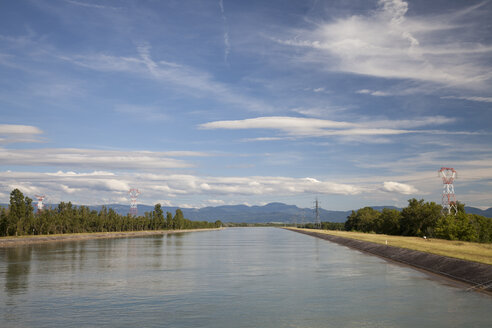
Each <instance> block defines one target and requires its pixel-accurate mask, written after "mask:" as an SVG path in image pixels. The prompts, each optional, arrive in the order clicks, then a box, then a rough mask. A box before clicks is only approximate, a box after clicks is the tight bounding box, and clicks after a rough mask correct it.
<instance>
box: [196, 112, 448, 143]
mask: <svg viewBox="0 0 492 328" xmlns="http://www.w3.org/2000/svg"><path fill="white" fill-rule="evenodd" d="M454 121H455V119H453V118H447V117H443V116H434V117H422V118H415V119H412V120H379V121H368V122H358V123H354V122H343V121H332V120H326V119H317V118H303V117H287V116H270V117H257V118H250V119H244V120H231V121H215V122H209V123H204V124H201V125H200V126H199V127H200V128H203V129H229V130H238V129H270V130H278V131H281V132H282V133H284V134H286V135H287V136H296V137H327V136H378V135H379V136H381V135H398V134H407V133H443V134H446V133H457V132H446V131H435V130H433V131H430V132H429V131H426V130H407V128H417V127H423V126H428V125H441V124H448V123H452V122H454ZM249 140H251V139H249ZM252 140H275V138H272V137H263V138H259V139H258V138H256V139H252Z"/></svg>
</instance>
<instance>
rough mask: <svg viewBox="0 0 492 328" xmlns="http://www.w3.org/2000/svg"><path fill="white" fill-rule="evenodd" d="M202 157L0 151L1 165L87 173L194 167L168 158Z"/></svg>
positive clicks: (88, 151)
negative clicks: (72, 169) (105, 170)
mask: <svg viewBox="0 0 492 328" xmlns="http://www.w3.org/2000/svg"><path fill="white" fill-rule="evenodd" d="M195 155H196V156H203V155H204V153H194V152H179V151H178V152H169V153H166V152H151V151H121V150H95V149H77V148H41V149H6V148H0V159H1V162H2V165H25V166H53V167H70V168H89V169H103V170H104V169H111V170H114V169H169V168H187V167H192V166H193V165H192V164H190V163H188V162H185V161H183V160H180V159H175V158H171V157H169V156H195Z"/></svg>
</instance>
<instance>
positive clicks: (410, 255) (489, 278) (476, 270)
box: [290, 229, 492, 293]
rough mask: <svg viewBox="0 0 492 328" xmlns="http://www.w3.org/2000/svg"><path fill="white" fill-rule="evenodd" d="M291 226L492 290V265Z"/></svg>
mask: <svg viewBox="0 0 492 328" xmlns="http://www.w3.org/2000/svg"><path fill="white" fill-rule="evenodd" d="M290 230H291V231H295V232H299V233H303V234H306V235H310V236H314V237H318V238H322V239H325V240H328V241H331V242H335V243H337V244H340V245H344V246H347V247H350V248H353V249H356V250H359V251H363V252H367V253H370V254H373V255H377V256H380V257H383V258H385V259H389V260H392V261H396V262H400V263H404V264H406V265H409V266H412V267H415V268H418V269H421V270H425V271H429V272H431V273H434V274H438V275H441V276H444V277H446V278H449V279H453V280H456V281H460V282H462V283H465V284H468V285H469V286H470V289H476V290H482V291H486V292H487V293H491V292H492V265H488V264H483V263H477V262H471V261H465V260H460V259H456V258H452V257H447V256H442V255H435V254H430V253H425V252H421V251H415V250H411V249H406V248H400V247H394V246H388V245H381V244H376V243H372V242H368V241H362V240H356V239H351V238H345V237H339V236H333V235H328V234H324V233H317V232H313V231H303V230H297V229H290Z"/></svg>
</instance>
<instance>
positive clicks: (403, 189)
mask: <svg viewBox="0 0 492 328" xmlns="http://www.w3.org/2000/svg"><path fill="white" fill-rule="evenodd" d="M383 189H384V190H385V191H388V192H396V193H399V194H403V195H411V194H416V193H417V192H418V190H417V188H415V187H414V186H411V185H409V184H405V183H399V182H394V181H385V182H384V183H383Z"/></svg>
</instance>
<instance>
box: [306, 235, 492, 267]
mask: <svg viewBox="0 0 492 328" xmlns="http://www.w3.org/2000/svg"><path fill="white" fill-rule="evenodd" d="M298 230H307V231H313V232H321V233H326V234H329V235H335V236H340V237H346V238H352V239H359V240H364V241H370V242H373V243H378V244H386V241H388V245H390V246H396V247H401V248H408V249H414V250H418V251H422V252H427V253H432V254H438V255H444V256H449V257H455V258H459V259H463V260H468V261H474V262H480V263H486V264H490V265H492V244H479V243H470V242H465V241H452V240H443V239H423V238H419V237H403V236H389V235H378V234H370V233H362V232H351V231H333V230H312V229H298Z"/></svg>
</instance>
